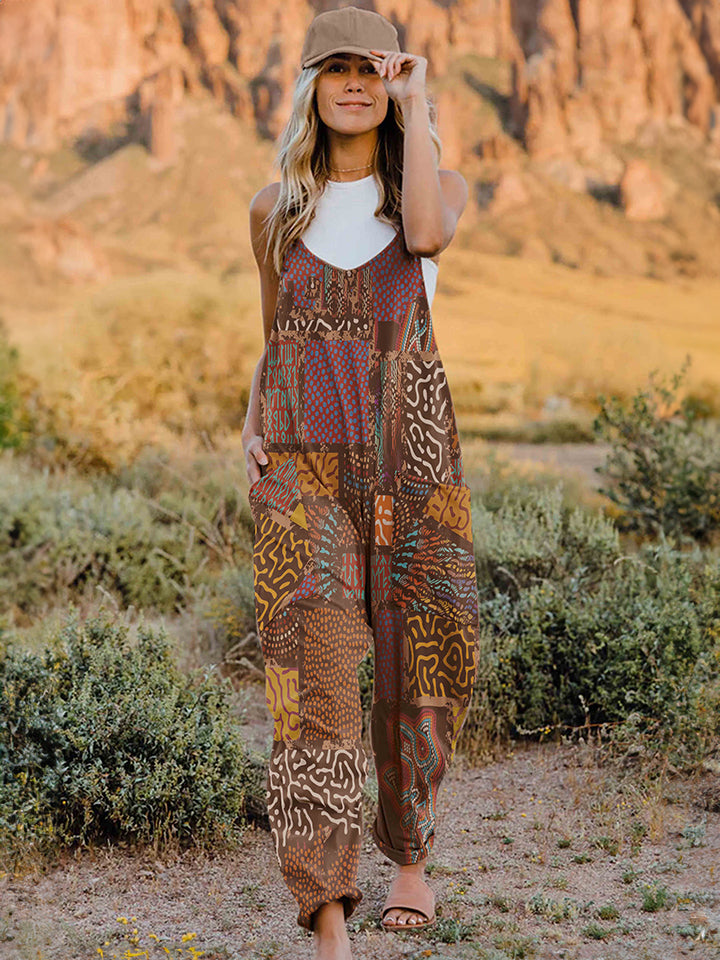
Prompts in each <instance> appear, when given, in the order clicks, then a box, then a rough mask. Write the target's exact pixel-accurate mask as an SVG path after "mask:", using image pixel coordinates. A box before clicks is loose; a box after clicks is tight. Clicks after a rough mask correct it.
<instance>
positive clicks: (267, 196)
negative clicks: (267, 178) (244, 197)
mask: <svg viewBox="0 0 720 960" xmlns="http://www.w3.org/2000/svg"><path fill="white" fill-rule="evenodd" d="M279 193H280V181H279V180H277V181H275V183H269V184H268V185H267V186H266V187H263V188H262V190H258V192H257V193H256V194H255V196H254V197H253V198H252V200H251V201H250V215H251V216H252V217H255V216H258V217H259V218H261V219H263V218H265V217H266V216H267V215H268V214H269V213H270V211H271V210H272V208H273V207H274V206H275V201H276V200H277V198H278V195H279Z"/></svg>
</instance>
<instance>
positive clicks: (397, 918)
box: [382, 857, 428, 927]
mask: <svg viewBox="0 0 720 960" xmlns="http://www.w3.org/2000/svg"><path fill="white" fill-rule="evenodd" d="M426 863H427V857H426V858H425V859H424V860H419V861H418V862H417V863H409V864H400V863H398V864H396V867H397V873H398V874H401V873H408V874H411V875H415V876H418V877H420V878H421V879H422V877H423V874H424V873H425V864H426ZM427 919H428V918H427V917H426V916H425V914H424V913H420V912H419V911H417V910H403V909H401V908H400V907H392V908H391V909H390V910H388V912H387V913H386V914H385V916H384V917H383V918H382V922H383V924H384V925H385V926H386V927H390V926H401V927H405V926H409V927H413V926H415V924H417V923H420V924H424V923H426V922H427Z"/></svg>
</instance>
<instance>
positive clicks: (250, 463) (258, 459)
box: [242, 433, 268, 486]
mask: <svg viewBox="0 0 720 960" xmlns="http://www.w3.org/2000/svg"><path fill="white" fill-rule="evenodd" d="M262 440H263V438H262V435H261V434H259V433H251V434H249V435H248V436H247V437H246V436H243V438H242V444H243V452H244V454H245V466H246V468H247V475H248V484H249V485H250V486H252V484H253V483H255V481H256V480H259V479H260V478H261V477H262V472H261V470H260V465H262V466H263V467H264V466H266V465H267V462H268V458H267V454H266V453H265V451H264V450H263V446H262Z"/></svg>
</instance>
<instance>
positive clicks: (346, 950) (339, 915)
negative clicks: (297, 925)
mask: <svg viewBox="0 0 720 960" xmlns="http://www.w3.org/2000/svg"><path fill="white" fill-rule="evenodd" d="M313 943H314V946H315V952H314V953H313V960H352V953H351V952H350V937H348V933H347V927H346V926H345V911H344V909H343V902H342V900H331V901H330V902H329V903H324V904H323V905H322V906H321V907H318V909H317V910H316V911H315V913H314V915H313Z"/></svg>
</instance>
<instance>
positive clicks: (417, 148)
mask: <svg viewBox="0 0 720 960" xmlns="http://www.w3.org/2000/svg"><path fill="white" fill-rule="evenodd" d="M370 52H371V53H373V54H375V55H377V56H379V57H382V60H381V61H380V62H379V63H378V62H375V69H376V70H377V72H378V73H379V74H380V76H381V77H382V78H383V82H384V84H385V89H386V90H387V92H388V95H389V96H391V97H393V98H394V99H396V100H397V102H398V103H399V104H400V107H401V108H402V114H403V121H404V127H405V138H404V144H403V183H402V218H403V232H404V234H405V242H406V244H407V248H408V250H409V251H410V253H414V254H416V255H418V256H421V257H432V258H434V259H436V258H437V255H438V254H439V253H440V252H441V251H442V250H444V249H445V247H446V246H447V245H448V244H449V243H450V241H451V240H452V238H453V236H454V234H455V229H456V227H457V223H458V220H459V219H460V215H461V214H462V212H463V210H464V209H465V205H466V204H467V199H468V185H467V182H466V181H465V178H464V177H463V175H462V174H461V173H459V172H457V171H456V170H438V168H437V163H436V159H435V147H434V145H433V142H432V137H431V136H430V117H429V113H428V105H427V94H426V87H425V75H426V72H427V60H426V58H425V57H421V56H419V55H416V54H411V53H405V52H394V51H390V50H375V49H373V50H371V51H370Z"/></svg>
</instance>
